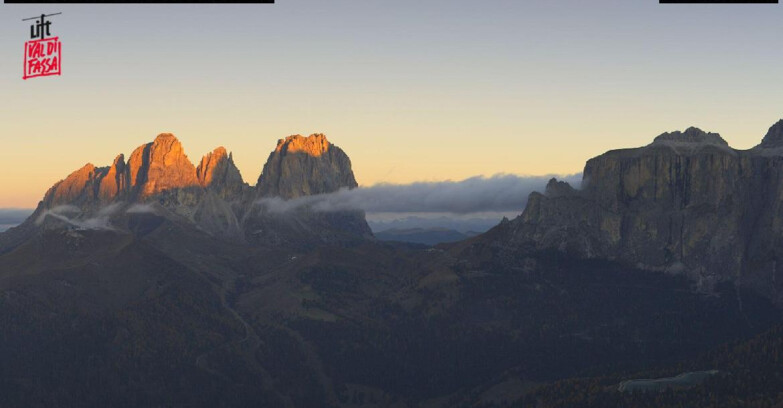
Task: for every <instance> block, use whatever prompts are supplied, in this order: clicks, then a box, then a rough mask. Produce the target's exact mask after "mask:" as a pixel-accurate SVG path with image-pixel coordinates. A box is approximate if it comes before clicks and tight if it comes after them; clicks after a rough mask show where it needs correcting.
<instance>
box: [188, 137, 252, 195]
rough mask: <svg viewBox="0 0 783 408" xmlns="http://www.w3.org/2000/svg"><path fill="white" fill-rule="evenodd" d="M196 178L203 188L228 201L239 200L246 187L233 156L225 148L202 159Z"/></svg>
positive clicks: (217, 149)
mask: <svg viewBox="0 0 783 408" xmlns="http://www.w3.org/2000/svg"><path fill="white" fill-rule="evenodd" d="M196 176H197V177H198V180H199V183H200V184H201V185H202V186H203V187H206V188H207V189H210V190H212V191H214V192H216V193H217V194H218V195H219V196H220V197H221V198H223V199H225V200H228V201H231V200H234V199H238V198H239V197H240V196H241V194H242V190H243V188H244V187H245V182H244V181H243V180H242V175H241V174H240V172H239V169H238V168H237V167H236V164H234V158H233V156H232V155H231V153H228V152H227V151H226V148H225V147H223V146H219V147H217V148H215V150H213V151H211V152H209V153H207V154H206V155H204V157H202V158H201V163H199V165H198V167H196Z"/></svg>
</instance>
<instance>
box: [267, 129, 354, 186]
mask: <svg viewBox="0 0 783 408" xmlns="http://www.w3.org/2000/svg"><path fill="white" fill-rule="evenodd" d="M355 187H357V183H356V179H355V178H354V175H353V171H352V170H351V160H350V159H349V158H348V155H346V154H345V153H344V152H343V151H342V150H340V148H339V147H336V146H335V145H333V144H331V143H329V141H328V140H327V139H326V136H324V135H322V134H314V135H310V136H308V137H302V136H300V135H295V136H289V137H287V138H285V139H280V140H279V141H278V142H277V147H276V148H275V150H274V151H273V152H272V153H271V154H270V155H269V159H268V160H267V162H266V164H265V165H264V169H263V172H262V173H261V177H259V179H258V184H257V185H256V191H257V196H258V197H281V198H284V199H292V198H297V197H302V196H306V195H314V194H324V193H332V192H335V191H337V190H339V189H340V188H355Z"/></svg>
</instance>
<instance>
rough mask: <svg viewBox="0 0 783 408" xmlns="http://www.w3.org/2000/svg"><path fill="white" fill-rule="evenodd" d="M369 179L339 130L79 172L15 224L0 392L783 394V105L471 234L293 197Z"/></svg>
mask: <svg viewBox="0 0 783 408" xmlns="http://www.w3.org/2000/svg"><path fill="white" fill-rule="evenodd" d="M355 187H356V181H355V178H354V174H353V171H352V169H351V165H350V160H349V158H348V156H347V155H346V154H345V153H344V152H343V151H342V150H341V149H339V148H338V147H336V146H335V145H333V144H331V143H330V142H329V141H328V140H327V139H326V137H325V136H323V135H320V134H316V135H312V136H309V137H302V136H291V137H288V138H285V139H281V140H280V141H279V142H278V144H277V146H276V147H275V148H274V150H273V151H272V152H271V153H270V154H269V156H268V159H267V161H266V163H265V164H264V165H263V172H262V174H261V177H260V178H259V179H258V181H257V182H256V184H255V186H251V185H249V184H248V183H246V182H245V181H244V180H243V179H242V177H241V175H240V174H239V171H238V170H237V169H236V167H235V166H234V164H233V159H232V155H231V154H230V153H227V151H226V149H224V148H217V149H215V150H214V151H213V152H211V153H209V154H207V155H205V156H204V157H203V158H202V159H201V161H200V163H199V164H198V166H195V165H193V163H191V162H190V160H189V159H188V157H187V156H186V155H185V152H184V148H183V147H182V145H181V144H180V142H179V140H177V138H175V137H174V136H173V135H171V134H161V135H159V136H158V137H157V138H155V140H154V141H153V142H150V143H147V144H145V145H142V146H140V147H138V148H137V149H136V150H135V151H134V152H133V153H132V154H131V155H130V156H129V158H128V160H127V161H126V160H125V157H124V156H123V155H119V156H117V157H116V158H115V159H114V160H113V162H112V164H111V165H110V166H105V167H96V166H94V165H92V164H87V165H85V166H83V167H82V168H80V169H78V170H76V171H75V172H73V173H72V174H70V175H69V176H67V177H66V178H64V179H63V180H62V181H60V182H58V183H56V184H55V185H54V186H52V188H50V189H49V190H48V191H47V192H46V194H45V195H44V198H43V200H42V201H41V203H40V205H39V206H38V207H37V208H36V209H35V211H34V213H33V214H32V215H30V216H29V217H28V218H27V219H26V220H25V221H24V222H22V223H21V224H20V225H18V226H17V227H15V228H12V229H10V230H8V231H6V232H4V233H2V234H0V333H2V335H1V336H0V361H2V362H3V363H2V364H0V395H2V397H1V398H0V405H2V406H9V407H27V406H94V407H104V406H175V407H185V406H188V407H192V406H210V407H211V406H275V407H277V406H280V407H455V406H457V407H458V406H465V407H476V406H482V407H501V406H541V407H568V406H585V407H599V406H600V407H621V406H622V407H633V406H656V407H676V406H691V407H706V406H714V404H715V401H734V402H736V404H733V405H731V406H743V404H746V403H747V404H750V405H749V406H772V405H774V403H775V402H781V399H783V397H781V395H780V394H779V390H780V389H781V386H783V382H781V380H779V379H781V378H783V361H781V357H780V356H783V342H781V341H780V332H781V330H782V329H781V326H780V325H781V323H782V322H781V313H780V308H779V305H780V300H781V293H783V290H781V289H783V286H781V285H783V276H781V278H778V276H780V273H778V272H777V271H778V268H777V260H778V258H780V256H781V252H780V251H781V249H780V248H783V218H781V214H783V211H781V208H780V207H781V205H783V204H781V203H782V202H783V201H781V200H780V198H781V197H783V121H782V122H780V123H778V124H776V125H775V126H773V127H772V128H771V129H770V131H769V132H768V134H767V135H766V136H765V137H764V139H763V141H762V143H761V144H760V145H759V146H757V147H756V148H753V149H750V150H746V151H738V150H734V149H732V148H730V147H729V146H728V145H727V144H726V143H725V141H723V139H721V138H720V136H718V135H717V134H713V133H707V132H703V131H701V130H698V129H695V128H691V129H688V130H686V131H685V132H672V133H664V134H662V135H660V136H658V137H657V138H655V140H654V141H653V142H652V143H651V144H649V145H648V146H645V147H640V148H635V149H623V150H615V151H610V152H608V153H606V154H604V155H601V156H598V157H596V158H593V159H591V160H590V161H588V163H587V165H586V167H585V171H584V173H583V180H582V183H581V188H580V189H575V188H573V187H572V186H571V185H569V184H568V183H565V182H561V181H557V180H552V181H551V182H550V183H549V184H548V186H547V188H546V191H544V192H543V193H533V194H531V195H530V198H529V200H528V204H527V206H526V208H525V209H524V212H522V214H521V215H519V216H518V217H514V218H513V219H511V220H509V219H503V220H502V221H501V220H498V221H499V223H498V224H497V225H496V226H494V227H492V228H491V229H489V230H488V231H487V232H485V233H482V234H478V235H476V236H472V237H468V238H466V237H465V235H468V234H466V233H465V232H464V231H461V232H460V231H455V230H454V228H448V229H433V228H432V227H431V226H426V227H425V226H420V227H418V229H410V228H405V229H400V228H397V229H393V230H392V231H386V232H378V234H376V236H373V234H372V233H371V230H370V228H369V226H368V223H367V221H366V220H365V214H364V213H363V212H362V211H360V210H354V209H341V210H334V211H322V210H319V209H318V208H316V207H314V206H308V205H298V206H296V207H291V206H286V205H285V203H286V202H288V201H290V200H295V199H302V198H307V197H312V196H316V195H320V194H329V193H334V192H336V191H340V190H341V189H352V188H355ZM471 235H472V234H471ZM387 238H395V239H393V240H394V241H407V242H415V241H413V240H414V239H416V240H418V241H422V242H423V241H426V243H434V242H435V241H438V242H445V241H446V240H451V239H459V240H458V241H457V242H454V243H450V244H440V245H438V246H436V247H431V246H423V245H417V244H410V243H406V242H388V241H383V239H387ZM403 238H404V239H403ZM712 370H715V372H716V373H717V374H715V375H711V376H710V377H709V378H705V379H704V381H689V382H685V383H683V384H684V385H683V384H681V383H679V382H678V383H677V386H676V387H673V388H672V387H664V388H666V392H665V393H661V394H654V395H646V394H645V395H641V396H637V395H636V394H635V393H626V392H621V391H620V389H621V388H622V387H621V386H620V385H621V384H629V382H627V381H629V380H633V381H635V382H633V383H639V381H642V382H643V383H644V384H647V383H650V382H654V380H655V379H660V381H658V382H656V383H662V382H666V381H669V380H667V379H671V378H677V376H678V375H680V374H683V373H686V376H687V375H689V374H687V373H691V374H692V373H697V372H713V371H712ZM669 382H671V381H669ZM716 384H718V385H716ZM750 385H752V386H750Z"/></svg>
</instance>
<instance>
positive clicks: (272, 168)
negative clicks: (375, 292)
mask: <svg viewBox="0 0 783 408" xmlns="http://www.w3.org/2000/svg"><path fill="white" fill-rule="evenodd" d="M355 187H357V183H356V178H355V177H354V174H353V170H352V169H351V160H350V159H349V158H348V155H346V154H345V153H344V152H343V151H342V150H341V149H340V148H339V147H337V146H335V145H333V144H331V143H329V141H328V140H327V139H326V136H324V135H322V134H314V135H310V136H308V137H303V136H299V135H295V136H289V137H287V138H285V139H280V140H279V141H278V142H277V147H276V148H275V150H274V151H273V152H272V153H270V154H269V159H268V160H267V162H266V164H265V165H264V169H263V172H262V173H261V176H260V177H259V179H258V184H257V185H256V189H255V193H254V196H255V198H254V201H253V204H252V205H251V206H249V210H248V211H247V212H246V213H245V214H244V218H243V224H244V225H245V228H246V231H247V234H246V235H247V236H248V238H249V239H250V240H255V241H261V242H276V243H279V244H286V245H295V246H300V247H303V246H312V245H314V244H318V243H325V242H348V241H356V240H357V239H358V240H361V239H366V238H370V237H372V231H371V230H370V227H369V226H368V225H367V222H366V221H365V218H364V212H363V211H360V210H356V211H341V212H313V211H310V209H309V208H307V207H304V208H300V209H297V210H294V211H289V212H284V213H279V212H269V211H267V208H266V207H265V206H264V205H263V200H264V199H266V198H272V197H280V198H283V199H285V200H291V199H297V198H301V197H304V196H308V195H315V194H327V193H333V192H335V191H338V190H340V189H341V188H355Z"/></svg>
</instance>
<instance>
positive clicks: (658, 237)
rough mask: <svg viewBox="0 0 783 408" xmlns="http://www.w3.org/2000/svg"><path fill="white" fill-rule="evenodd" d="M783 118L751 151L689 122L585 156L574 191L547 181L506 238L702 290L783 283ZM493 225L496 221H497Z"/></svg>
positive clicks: (772, 287) (770, 287)
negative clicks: (724, 284)
mask: <svg viewBox="0 0 783 408" xmlns="http://www.w3.org/2000/svg"><path fill="white" fill-rule="evenodd" d="M782 130H783V121H782V122H779V123H778V124H776V125H775V126H773V127H772V128H771V129H770V131H769V133H768V134H767V136H765V137H764V140H763V141H762V143H761V144H760V145H759V146H757V147H756V148H754V149H750V150H746V151H741V150H735V149H732V148H730V147H729V146H728V144H727V143H726V142H725V141H724V140H723V139H722V138H721V137H720V136H719V135H717V134H715V133H706V132H703V131H701V130H699V129H696V128H690V129H688V130H686V131H685V132H672V133H664V134H662V135H660V136H658V137H657V138H655V140H654V141H653V142H652V143H651V144H650V145H648V146H645V147H641V148H635V149H623V150H613V151H610V152H607V153H605V154H603V155H601V156H598V157H595V158H593V159H590V160H589V161H588V162H587V164H586V165H585V168H584V173H583V180H582V186H581V189H580V190H575V189H571V188H570V187H567V186H565V185H564V184H565V183H562V182H557V181H555V180H552V181H551V182H550V183H549V185H548V186H547V188H546V191H545V192H544V194H540V193H533V194H531V195H530V197H529V201H528V204H527V207H526V208H525V211H524V212H523V214H522V215H521V216H520V217H518V218H517V219H515V220H514V221H512V222H511V223H509V224H508V225H507V226H504V227H503V228H504V229H505V230H507V231H508V235H507V236H506V238H507V239H508V240H509V241H510V242H512V243H513V244H514V245H524V246H528V247H533V248H538V249H545V248H555V249H558V250H561V251H566V252H571V253H577V254H579V255H581V256H585V257H596V258H607V259H615V260H620V261H623V262H627V263H630V264H633V265H635V266H640V267H643V268H647V269H652V270H661V271H668V272H673V273H684V274H687V275H688V276H690V277H691V278H693V279H694V280H696V281H697V282H699V283H700V284H701V285H702V286H703V287H705V288H708V287H711V286H712V285H713V284H714V283H716V282H719V281H736V282H740V283H742V284H745V285H749V286H753V287H754V288H755V289H758V290H760V291H762V292H764V293H767V294H770V295H774V294H776V293H778V292H779V291H780V289H783V286H781V285H780V283H778V282H781V283H783V275H781V271H779V270H778V269H779V268H778V267H777V264H778V260H783V205H782V204H781V203H783V151H782V152H779V153H778V154H774V153H771V152H769V150H776V149H777V148H778V146H781V145H782V144H781V142H782V141H783V131H782ZM499 228H500V227H499Z"/></svg>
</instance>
